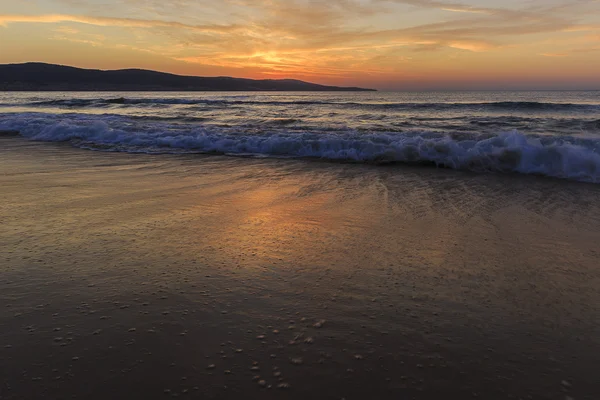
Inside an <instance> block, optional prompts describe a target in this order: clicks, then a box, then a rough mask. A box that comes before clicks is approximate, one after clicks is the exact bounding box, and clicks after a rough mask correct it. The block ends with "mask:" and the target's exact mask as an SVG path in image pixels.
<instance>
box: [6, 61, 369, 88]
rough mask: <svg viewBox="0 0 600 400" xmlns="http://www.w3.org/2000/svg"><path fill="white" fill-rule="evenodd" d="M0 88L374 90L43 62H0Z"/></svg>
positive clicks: (290, 80) (277, 80) (286, 81)
mask: <svg viewBox="0 0 600 400" xmlns="http://www.w3.org/2000/svg"><path fill="white" fill-rule="evenodd" d="M0 90H2V91H321V92H335V91H375V90H374V89H363V88H358V87H339V86H325V85H318V84H315V83H310V82H304V81H299V80H295V79H262V80H255V79H243V78H231V77H200V76H182V75H174V74H168V73H164V72H157V71H150V70H143V69H121V70H114V71H104V70H97V69H82V68H75V67H68V66H63V65H55V64H45V63H23V64H0Z"/></svg>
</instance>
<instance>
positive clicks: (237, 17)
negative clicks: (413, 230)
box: [0, 0, 600, 90]
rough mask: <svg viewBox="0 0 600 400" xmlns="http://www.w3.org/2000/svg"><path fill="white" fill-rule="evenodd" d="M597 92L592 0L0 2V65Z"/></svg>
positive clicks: (379, 85)
mask: <svg viewBox="0 0 600 400" xmlns="http://www.w3.org/2000/svg"><path fill="white" fill-rule="evenodd" d="M28 61H38V62H48V63H56V64H63V65H71V66H76V67H83V68H97V69H121V68H144V69H152V70H157V71H163V72H171V73H176V74H183V75H199V76H235V77H245V78H256V79H264V78H266V79H271V78H272V79H279V78H293V79H301V80H306V81H311V82H316V83H321V84H332V85H353V86H354V85H357V86H363V87H371V88H376V89H380V90H436V89H440V90H442V89H443V90H448V89H451V90H460V89H465V90H467V89H481V90H484V89H506V90H513V89H600V0H502V1H500V0H449V1H445V0H325V1H316V0H19V1H9V0H0V63H19V62H28Z"/></svg>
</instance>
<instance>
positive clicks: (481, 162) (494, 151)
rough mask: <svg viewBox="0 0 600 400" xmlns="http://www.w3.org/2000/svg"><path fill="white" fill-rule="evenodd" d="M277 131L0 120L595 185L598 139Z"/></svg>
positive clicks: (134, 146) (154, 145)
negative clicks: (573, 181)
mask: <svg viewBox="0 0 600 400" xmlns="http://www.w3.org/2000/svg"><path fill="white" fill-rule="evenodd" d="M288 122H289V121H286V120H283V121H282V123H281V125H282V126H274V127H272V128H270V129H266V130H261V131H256V130H252V131H250V130H245V128H244V127H242V126H239V127H235V126H234V127H227V128H226V127H216V126H210V125H198V124H190V125H179V124H170V123H169V122H168V121H163V122H152V123H140V122H136V121H135V120H132V119H125V118H123V119H111V120H104V119H102V117H101V116H84V117H82V116H75V115H74V116H70V117H68V118H65V116H62V117H61V116H57V115H52V114H37V113H30V114H16V115H13V116H12V117H4V118H3V119H0V130H5V131H18V132H20V134H21V135H22V136H24V137H26V138H29V139H32V140H39V141H53V142H58V141H60V142H65V141H68V142H71V143H72V144H74V145H75V146H78V147H82V148H88V149H95V150H104V151H124V152H147V153H186V152H195V153H218V154H227V155H240V156H241V155H244V156H248V155H255V156H263V157H264V156H270V157H310V158H319V159H324V160H343V161H353V162H372V163H395V162H397V163H426V164H434V165H437V166H440V167H447V168H453V169H462V170H470V171H482V172H483V171H494V172H513V173H523V174H539V175H545V176H550V177H557V178H566V179H573V180H579V181H586V182H595V183H600V139H589V138H588V139H586V138H574V137H571V136H546V137H543V136H532V135H525V134H523V133H520V132H517V131H512V132H506V133H501V134H497V135H490V134H476V133H474V134H464V133H450V132H449V133H439V132H426V131H418V130H415V131H408V132H364V131H360V132H359V131H355V130H339V131H319V130H311V131H309V130H307V131H290V130H287V129H286V127H285V123H288Z"/></svg>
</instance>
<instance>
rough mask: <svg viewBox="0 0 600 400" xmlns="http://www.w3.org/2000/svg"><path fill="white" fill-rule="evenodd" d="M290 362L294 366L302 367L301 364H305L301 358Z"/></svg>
mask: <svg viewBox="0 0 600 400" xmlns="http://www.w3.org/2000/svg"><path fill="white" fill-rule="evenodd" d="M290 361H291V362H292V364H294V365H300V364H302V363H303V360H302V359H301V358H292V359H291V360H290Z"/></svg>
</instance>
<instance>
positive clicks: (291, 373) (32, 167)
mask: <svg viewBox="0 0 600 400" xmlns="http://www.w3.org/2000/svg"><path fill="white" fill-rule="evenodd" d="M0 168H1V169H0V170H1V171H2V173H1V174H0V188H1V190H0V225H1V227H2V229H0V246H1V249H2V251H1V252H0V262H1V263H0V307H1V312H0V377H1V379H0V399H3V400H4V399H72V398H84V399H109V398H110V399H154V398H157V399H162V398H171V397H179V398H203V399H271V398H282V399H307V398H313V399H342V398H345V399H458V398H462V399H464V398H480V399H509V398H514V399H557V400H558V399H560V400H565V399H569V398H573V399H578V400H579V399H598V398H599V397H600V379H598V376H599V375H598V370H597V368H598V365H600V249H599V248H598V243H600V201H599V200H600V185H592V184H581V183H573V182H567V181H561V180H555V179H545V178H537V177H531V176H516V175H483V174H472V173H464V172H458V171H451V170H439V169H435V168H413V167H407V166H390V167H377V166H368V165H351V164H332V163H322V162H312V161H302V160H272V159H271V160H259V159H240V158H228V157H221V156H209V157H206V156H199V155H188V156H173V155H141V154H139V155H134V154H124V153H100V152H92V151H85V150H79V149H74V148H71V147H69V146H65V145H55V144H48V143H34V142H29V141H26V140H24V139H22V138H9V137H5V138H0Z"/></svg>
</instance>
